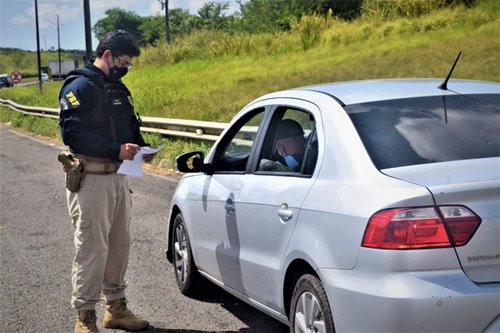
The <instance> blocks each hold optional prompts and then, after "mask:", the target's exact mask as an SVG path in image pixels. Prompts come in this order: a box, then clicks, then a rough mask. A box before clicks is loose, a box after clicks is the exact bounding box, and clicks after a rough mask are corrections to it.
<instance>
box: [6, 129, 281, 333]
mask: <svg viewBox="0 0 500 333" xmlns="http://www.w3.org/2000/svg"><path fill="white" fill-rule="evenodd" d="M61 149H63V147H61V146H58V144H57V143H51V142H47V141H43V140H38V139H36V138H33V137H31V136H28V135H24V134H20V133H18V132H14V131H12V130H11V129H10V128H9V127H6V126H5V125H1V127H0V332H9V333H10V332H37V333H45V332H47V333H49V332H50V333H56V332H72V331H73V327H74V321H75V312H74V310H73V309H72V308H71V306H70V293H71V282H70V267H71V262H72V259H73V253H74V249H73V226H72V225H71V222H70V219H69V216H68V212H67V208H66V197H65V189H64V174H63V172H62V169H61V167H60V165H59V163H58V162H57V153H58V152H59V151H60V150H61ZM129 183H130V185H131V188H132V190H133V191H134V194H133V222H132V241H133V242H132V249H131V258H130V263H129V269H128V272H127V281H128V289H127V295H128V299H129V301H130V307H131V309H132V310H133V311H134V312H136V314H138V315H140V316H142V317H144V318H145V319H147V320H149V321H150V323H151V327H150V329H149V330H148V331H146V332H168V333H173V332H182V333H188V332H193V333H198V332H230V333H233V332H242V333H243V332H244V333H251V332H255V333H267V332H273V333H274V332H276V333H283V332H287V330H288V329H287V327H285V326H283V325H281V324H280V323H279V322H277V321H275V320H273V319H271V318H269V317H267V316H266V315H264V314H262V313H261V312H259V311H257V310H255V309H253V308H251V307H249V306H248V305H246V304H244V303H242V302H240V301H239V300H237V299H236V298H234V297H232V296H231V295H229V294H227V293H226V292H224V291H222V290H221V289H219V288H218V287H215V286H211V285H210V287H209V289H208V290H207V292H206V294H205V295H204V296H203V299H198V300H195V299H191V298H187V297H185V296H183V295H181V294H180V292H179V291H178V289H177V286H176V284H175V278H174V275H173V268H172V266H171V265H170V264H168V263H167V261H166V259H165V256H164V250H165V238H166V233H165V224H166V219H167V213H168V209H169V203H170V198H171V197H172V194H173V191H174V189H175V186H176V184H177V180H176V179H175V178H168V177H160V176H155V175H150V174H147V175H145V176H143V177H133V178H132V177H131V178H129ZM97 310H98V312H97V314H98V326H99V328H100V330H101V332H120V331H117V330H104V329H103V328H102V324H101V321H102V317H103V312H104V306H103V304H100V305H99V306H98V309H97Z"/></svg>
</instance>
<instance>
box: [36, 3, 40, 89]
mask: <svg viewBox="0 0 500 333" xmlns="http://www.w3.org/2000/svg"><path fill="white" fill-rule="evenodd" d="M35 22H36V54H37V61H38V90H39V91H40V92H42V58H41V55H40V31H39V29H38V0H35Z"/></svg>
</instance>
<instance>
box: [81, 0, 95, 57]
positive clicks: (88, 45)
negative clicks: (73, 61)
mask: <svg viewBox="0 0 500 333" xmlns="http://www.w3.org/2000/svg"><path fill="white" fill-rule="evenodd" d="M83 16H84V21H85V54H86V57H87V63H89V62H90V61H91V59H92V58H93V57H92V35H91V31H90V4H89V0H83ZM87 63H85V65H87Z"/></svg>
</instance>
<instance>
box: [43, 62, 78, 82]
mask: <svg viewBox="0 0 500 333" xmlns="http://www.w3.org/2000/svg"><path fill="white" fill-rule="evenodd" d="M49 68H50V70H51V73H52V77H53V78H54V77H57V78H60V77H61V76H62V78H66V76H68V73H69V72H71V71H72V70H74V69H76V68H78V61H77V60H62V61H61V73H62V75H60V74H59V61H57V60H50V61H49Z"/></svg>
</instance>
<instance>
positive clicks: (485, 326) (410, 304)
mask: <svg viewBox="0 0 500 333" xmlns="http://www.w3.org/2000/svg"><path fill="white" fill-rule="evenodd" d="M318 273H319V275H320V277H321V279H322V281H323V283H324V287H325V289H326V292H327V295H328V299H329V302H330V306H331V309H332V313H333V320H334V324H335V328H336V331H337V332H483V331H486V332H490V331H495V330H496V329H498V327H499V326H500V319H499V314H500V283H492V284H484V285H477V284H474V283H473V282H471V281H470V279H468V278H467V276H465V275H464V273H463V272H462V270H461V269H458V270H444V271H430V272H391V273H387V272H384V273H383V274H382V272H381V274H377V273H373V272H371V273H369V274H368V273H367V272H363V271H360V270H356V269H354V270H349V271H342V270H333V269H320V270H319V271H318Z"/></svg>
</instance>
